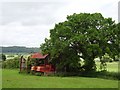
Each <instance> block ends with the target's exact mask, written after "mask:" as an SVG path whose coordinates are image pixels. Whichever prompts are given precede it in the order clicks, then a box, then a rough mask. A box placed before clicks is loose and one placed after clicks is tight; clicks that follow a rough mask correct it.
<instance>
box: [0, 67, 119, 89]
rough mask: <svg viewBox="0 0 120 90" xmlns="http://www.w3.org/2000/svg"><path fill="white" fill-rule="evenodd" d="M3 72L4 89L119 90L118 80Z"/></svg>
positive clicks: (13, 71)
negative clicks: (99, 89) (69, 89)
mask: <svg viewBox="0 0 120 90" xmlns="http://www.w3.org/2000/svg"><path fill="white" fill-rule="evenodd" d="M18 72H19V70H9V69H4V70H2V74H3V77H2V87H3V88H118V81H117V80H107V79H98V78H85V77H47V76H34V75H28V74H19V73H18Z"/></svg>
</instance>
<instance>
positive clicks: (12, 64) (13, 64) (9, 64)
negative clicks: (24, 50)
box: [2, 57, 19, 69]
mask: <svg viewBox="0 0 120 90" xmlns="http://www.w3.org/2000/svg"><path fill="white" fill-rule="evenodd" d="M2 68H7V69H14V68H19V58H18V57H15V58H14V59H10V60H6V61H3V62H2Z"/></svg>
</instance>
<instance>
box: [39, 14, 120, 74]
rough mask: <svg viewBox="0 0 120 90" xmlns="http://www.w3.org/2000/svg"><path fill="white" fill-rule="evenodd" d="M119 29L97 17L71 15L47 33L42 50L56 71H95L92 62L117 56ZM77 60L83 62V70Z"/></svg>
mask: <svg viewBox="0 0 120 90" xmlns="http://www.w3.org/2000/svg"><path fill="white" fill-rule="evenodd" d="M119 27H120V24H115V22H114V21H112V19H111V18H104V17H103V16H102V15H101V14H100V13H93V14H90V13H80V14H73V15H70V16H67V20H66V21H65V22H61V23H59V24H56V25H55V27H54V29H51V30H50V39H45V43H43V44H42V45H41V50H42V52H43V53H49V54H50V58H51V62H52V63H53V64H54V65H56V67H57V70H58V71H67V72H72V71H78V70H80V68H81V70H85V71H91V70H95V69H96V67H95V62H94V58H96V57H101V56H103V55H104V54H105V53H108V54H109V55H111V56H113V57H114V56H115V55H118V52H119V50H120V49H119V39H120V37H119V35H118V34H119V33H120V29H118V28H119ZM80 57H81V58H83V59H84V60H85V64H84V65H83V66H81V65H80Z"/></svg>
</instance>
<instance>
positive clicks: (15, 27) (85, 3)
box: [0, 0, 119, 47]
mask: <svg viewBox="0 0 120 90" xmlns="http://www.w3.org/2000/svg"><path fill="white" fill-rule="evenodd" d="M118 1H119V0H1V1H0V46H26V47H40V44H42V43H44V39H45V38H49V36H50V33H49V32H50V29H53V28H54V25H55V24H57V23H59V22H64V21H65V20H66V17H67V15H72V14H73V13H78V14H79V13H96V12H98V13H102V15H103V16H104V17H106V18H108V17H111V18H113V20H115V22H116V23H117V22H118Z"/></svg>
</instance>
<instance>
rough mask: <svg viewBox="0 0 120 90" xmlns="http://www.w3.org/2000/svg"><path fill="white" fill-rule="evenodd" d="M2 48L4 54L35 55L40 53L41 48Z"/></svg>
mask: <svg viewBox="0 0 120 90" xmlns="http://www.w3.org/2000/svg"><path fill="white" fill-rule="evenodd" d="M0 48H2V53H34V52H40V49H39V48H36V47H35V48H28V47H21V46H11V47H0Z"/></svg>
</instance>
